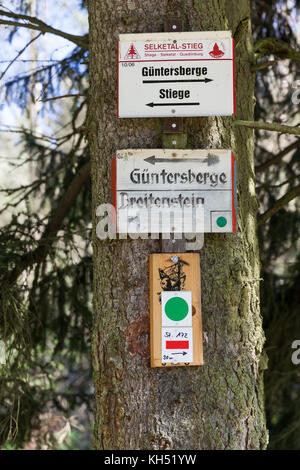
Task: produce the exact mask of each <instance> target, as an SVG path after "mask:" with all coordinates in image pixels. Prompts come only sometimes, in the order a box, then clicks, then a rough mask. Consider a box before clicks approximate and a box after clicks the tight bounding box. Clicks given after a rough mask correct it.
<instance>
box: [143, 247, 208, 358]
mask: <svg viewBox="0 0 300 470" xmlns="http://www.w3.org/2000/svg"><path fill="white" fill-rule="evenodd" d="M175 256H176V257H177V258H178V260H179V261H178V262H179V263H180V264H179V265H178V262H177V263H174V262H173V261H172V260H171V258H173V257H175ZM173 259H174V258H173ZM176 265H177V266H176ZM149 268H150V358H151V367H165V366H169V367H178V366H187V367H189V366H201V365H203V343H202V315H201V275H200V255H199V254H198V253H159V254H153V255H150V262H149ZM162 273H163V274H162ZM176 276H177V278H176ZM163 290H167V291H168V290H183V291H192V325H193V358H194V360H193V362H191V363H189V364H185V363H184V362H182V363H178V364H169V363H167V364H162V360H161V356H162V332H161V328H162V326H161V319H162V313H161V302H160V293H161V292H162V291H163Z"/></svg>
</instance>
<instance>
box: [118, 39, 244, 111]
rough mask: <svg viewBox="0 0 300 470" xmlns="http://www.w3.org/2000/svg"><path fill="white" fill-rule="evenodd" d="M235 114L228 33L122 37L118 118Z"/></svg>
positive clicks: (119, 51)
mask: <svg viewBox="0 0 300 470" xmlns="http://www.w3.org/2000/svg"><path fill="white" fill-rule="evenodd" d="M234 113H235V104H234V43H233V39H232V37H231V32H230V31H208V32H183V33H155V34H154V33H152V34H121V35H120V41H119V50H118V116H119V117H121V118H125V117H127V118H128V117H129V118H130V117H133V118H134V117H170V116H173V117H174V116H217V115H222V116H228V115H231V114H234Z"/></svg>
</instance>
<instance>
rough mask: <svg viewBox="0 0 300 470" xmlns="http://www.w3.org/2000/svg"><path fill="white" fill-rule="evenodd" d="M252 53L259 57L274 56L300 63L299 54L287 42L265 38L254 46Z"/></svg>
mask: <svg viewBox="0 0 300 470" xmlns="http://www.w3.org/2000/svg"><path fill="white" fill-rule="evenodd" d="M254 52H255V53H256V54H257V55H258V56H259V57H263V56H267V55H274V56H276V57H279V58H280V59H292V60H295V61H300V52H299V51H296V50H295V49H293V48H292V46H290V45H289V44H288V43H287V42H284V41H280V40H279V39H275V38H265V39H262V40H261V41H258V43H257V44H255V46H254Z"/></svg>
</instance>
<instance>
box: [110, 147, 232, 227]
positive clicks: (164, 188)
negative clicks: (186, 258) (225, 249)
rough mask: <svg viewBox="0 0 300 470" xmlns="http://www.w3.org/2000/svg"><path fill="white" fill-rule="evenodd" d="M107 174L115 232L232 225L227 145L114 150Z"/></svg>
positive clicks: (230, 168) (230, 181)
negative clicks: (109, 183)
mask: <svg viewBox="0 0 300 470" xmlns="http://www.w3.org/2000/svg"><path fill="white" fill-rule="evenodd" d="M112 175H113V181H112V187H113V201H114V205H115V208H116V212H117V232H118V233H141V234H142V233H146V234H148V233H170V232H171V233H204V232H218V233H220V232H223V233H224V232H236V230H237V224H236V162H235V158H234V156H233V154H232V152H231V151H230V150H215V149H211V150H162V149H138V150H131V149H127V150H118V151H117V153H116V156H115V157H114V159H113V171H112ZM172 216H174V218H173V220H172V224H171V226H170V222H171V217H172ZM170 229H171V230H170Z"/></svg>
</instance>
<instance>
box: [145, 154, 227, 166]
mask: <svg viewBox="0 0 300 470" xmlns="http://www.w3.org/2000/svg"><path fill="white" fill-rule="evenodd" d="M144 161H145V162H147V163H150V164H151V165H155V163H165V162H171V163H182V162H184V163H188V162H197V163H207V164H208V166H210V165H214V164H215V163H218V161H219V157H218V155H212V154H211V155H208V157H205V158H157V157H156V156H155V155H152V156H151V157H148V158H145V159H144Z"/></svg>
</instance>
